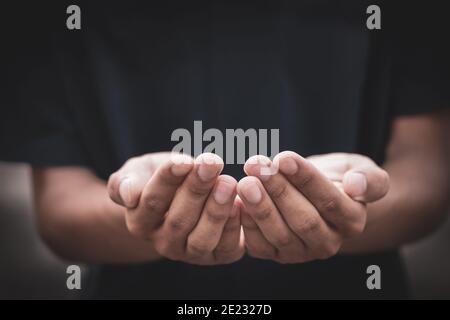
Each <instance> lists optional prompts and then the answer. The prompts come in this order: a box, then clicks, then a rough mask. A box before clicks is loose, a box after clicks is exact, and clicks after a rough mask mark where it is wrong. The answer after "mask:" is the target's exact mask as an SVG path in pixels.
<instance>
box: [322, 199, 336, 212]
mask: <svg viewBox="0 0 450 320" xmlns="http://www.w3.org/2000/svg"><path fill="white" fill-rule="evenodd" d="M321 207H322V210H323V211H324V212H325V213H329V214H333V213H336V212H337V211H338V210H339V208H340V203H339V200H338V199H336V198H330V199H326V200H324V201H323V204H322V206H321Z"/></svg>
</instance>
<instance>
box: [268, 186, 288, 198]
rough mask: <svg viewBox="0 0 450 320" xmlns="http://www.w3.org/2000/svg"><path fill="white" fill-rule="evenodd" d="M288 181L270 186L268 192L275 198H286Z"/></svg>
mask: <svg viewBox="0 0 450 320" xmlns="http://www.w3.org/2000/svg"><path fill="white" fill-rule="evenodd" d="M287 188H288V185H287V183H280V184H277V185H275V186H273V187H270V188H268V193H269V194H270V195H271V197H272V199H274V200H282V199H284V198H286V195H287Z"/></svg>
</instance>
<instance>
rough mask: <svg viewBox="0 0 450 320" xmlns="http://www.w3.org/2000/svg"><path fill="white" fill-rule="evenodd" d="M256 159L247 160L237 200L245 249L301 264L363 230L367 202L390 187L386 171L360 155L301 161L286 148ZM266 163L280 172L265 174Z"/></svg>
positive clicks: (336, 248) (259, 255) (336, 249)
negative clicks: (245, 174) (271, 156)
mask: <svg viewBox="0 0 450 320" xmlns="http://www.w3.org/2000/svg"><path fill="white" fill-rule="evenodd" d="M255 157H256V158H255ZM255 157H252V158H250V159H249V160H247V163H246V164H245V167H244V170H245V172H246V173H247V175H248V176H247V177H245V178H243V179H242V180H241V181H240V182H239V184H238V188H237V190H238V195H239V198H238V201H237V202H238V204H239V206H240V207H241V219H242V221H241V223H242V226H243V230H244V234H245V241H246V248H247V252H248V253H249V254H250V255H251V256H254V257H256V258H261V259H270V260H275V261H277V262H280V263H303V262H307V261H311V260H316V259H327V258H329V257H331V256H334V255H335V254H337V253H338V252H339V250H340V248H341V245H342V243H343V241H344V240H346V239H349V238H353V237H356V236H358V235H360V234H361V233H362V232H363V231H364V228H365V224H366V220H367V205H366V204H367V203H370V202H374V201H377V200H379V199H381V198H383V197H384V196H385V195H386V194H387V192H388V190H389V176H388V174H387V173H386V171H384V170H383V169H381V168H380V167H378V166H377V165H376V164H375V163H374V162H373V161H372V160H370V159H369V158H367V157H365V156H362V155H358V154H343V153H340V154H327V155H320V156H313V157H310V158H308V159H305V158H302V157H301V156H299V155H298V154H296V153H294V152H290V151H286V152H282V153H280V154H278V155H277V156H276V157H275V158H274V161H273V163H272V162H271V160H270V159H269V158H267V157H263V156H255ZM270 166H272V168H277V169H279V170H276V172H275V173H274V174H272V175H269V174H267V172H268V171H270V170H268V169H267V167H270ZM264 167H265V169H264Z"/></svg>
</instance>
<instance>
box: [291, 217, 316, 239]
mask: <svg viewBox="0 0 450 320" xmlns="http://www.w3.org/2000/svg"><path fill="white" fill-rule="evenodd" d="M293 229H294V232H295V233H296V234H298V235H302V234H310V233H315V232H318V231H319V229H320V220H319V218H318V217H305V218H303V219H302V220H301V222H299V223H298V224H296V225H294V226H293Z"/></svg>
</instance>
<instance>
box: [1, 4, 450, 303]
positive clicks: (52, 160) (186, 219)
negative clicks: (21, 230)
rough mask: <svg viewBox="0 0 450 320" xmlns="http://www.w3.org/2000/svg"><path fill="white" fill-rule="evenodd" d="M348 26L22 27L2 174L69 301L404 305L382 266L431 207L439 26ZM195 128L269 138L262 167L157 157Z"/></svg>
mask: <svg viewBox="0 0 450 320" xmlns="http://www.w3.org/2000/svg"><path fill="white" fill-rule="evenodd" d="M366 7H367V6H366V5H365V3H364V2H361V1H346V2H345V3H344V2H340V1H314V2H310V1H295V2H294V1H277V2H275V1H273V2H272V1H268V2H261V3H258V4H257V5H255V4H254V3H251V2H250V1H239V2H236V3H235V2H229V1H228V2H221V1H189V2H186V1H170V2H167V3H166V2H164V3H150V2H138V1H127V2H126V3H124V2H121V3H116V2H108V3H107V4H102V3H101V2H95V3H93V2H86V3H84V2H82V3H81V4H80V8H81V12H82V23H81V30H67V29H66V28H65V26H64V25H63V24H62V23H61V21H63V20H61V15H62V14H65V8H64V7H63V5H61V6H57V7H55V6H54V7H52V8H48V7H46V10H48V11H46V12H44V11H43V12H42V15H35V14H33V16H35V17H39V19H40V22H39V23H43V27H42V28H39V29H37V30H30V29H29V28H26V29H25V30H23V31H24V32H23V35H22V36H24V37H25V38H23V39H27V41H23V40H22V41H20V43H17V46H16V49H17V52H15V53H14V54H12V58H13V59H17V61H16V64H10V66H9V67H10V68H11V74H14V75H15V76H14V81H15V82H13V83H12V84H14V83H16V84H17V85H14V86H13V87H12V88H11V90H10V94H11V99H13V97H12V96H15V98H14V99H15V100H13V102H11V103H13V105H14V106H15V107H14V108H10V109H8V112H6V116H5V117H4V120H5V121H4V126H3V128H4V132H3V133H2V137H8V138H7V139H4V140H5V141H2V158H3V159H5V160H9V161H26V162H28V163H30V164H31V165H32V168H33V184H34V194H35V204H36V214H37V223H38V227H39V231H40V233H41V235H42V237H43V239H44V240H45V241H46V242H47V244H48V245H49V246H50V248H52V249H53V250H54V252H56V253H57V254H58V255H60V256H61V257H63V258H66V259H68V260H70V261H76V262H82V263H87V264H89V265H90V266H91V268H90V274H89V279H88V280H89V285H88V286H87V287H88V290H85V291H84V292H85V294H86V295H85V297H89V298H157V299H165V298H169V299H172V298H179V299H186V298H205V299H217V298H232V299H241V298H247V299H266V298H274V299H283V298H288V299H292V298H406V297H408V296H409V294H408V285H407V281H406V277H405V272H404V268H403V264H402V260H401V258H400V255H399V252H398V251H399V248H400V247H401V246H402V245H404V244H406V243H408V242H411V241H414V240H416V239H419V238H421V237H423V236H425V235H426V234H428V233H430V232H431V231H432V230H434V229H435V228H436V227H438V226H439V225H440V224H441V222H442V221H443V219H444V217H445V213H446V206H447V205H448V194H449V166H448V163H449V162H448V161H449V160H448V159H449V158H448V141H447V140H448V123H449V120H448V119H449V118H448V111H447V110H446V108H447V107H448V106H449V99H448V98H449V97H448V92H449V90H448V84H449V82H448V73H447V72H446V69H445V67H446V62H447V60H446V58H445V57H446V51H445V48H443V46H442V41H443V39H441V38H440V37H441V35H440V34H438V33H436V32H437V31H440V32H442V30H441V29H438V28H437V27H436V25H435V24H434V23H438V21H440V20H439V19H436V14H439V12H435V11H433V12H428V11H427V10H423V8H422V9H421V14H423V15H425V17H422V19H420V21H427V22H429V24H428V25H426V27H425V28H424V29H423V30H422V29H420V30H419V28H417V29H416V28H414V27H411V25H408V23H407V22H411V23H413V20H414V15H413V14H408V15H406V16H405V13H404V12H402V11H401V10H403V8H402V9H399V7H396V4H392V3H391V4H389V3H383V4H382V5H381V8H382V14H383V15H382V17H383V20H382V30H368V29H367V28H366V25H365V18H366V17H367V16H366ZM409 9H410V10H414V8H409ZM37 10H42V8H40V9H37ZM442 11H444V10H442ZM427 14H429V16H428V15H427ZM46 15H47V16H48V18H46V19H42V16H46ZM408 19H410V20H408ZM396 21H401V23H396ZM58 23H59V24H60V25H58ZM421 27H423V26H421ZM429 31H432V32H434V33H428V32H429ZM430 34H431V35H432V36H430ZM31 35H32V36H31ZM438 48H439V49H438ZM25 57H26V58H25ZM13 61H14V60H13ZM17 68H19V70H21V71H22V72H19V73H18V72H17V70H18V69H17ZM12 84H10V85H12ZM195 120H201V121H203V123H204V125H205V127H206V126H207V127H209V128H217V129H219V130H220V131H222V132H225V130H226V129H227V128H244V129H248V128H263V129H271V128H279V130H280V150H282V152H281V153H279V154H278V155H276V156H275V157H274V158H272V159H270V158H268V157H265V156H263V155H256V157H257V159H258V160H259V161H257V162H255V161H251V160H254V159H255V158H254V157H249V159H248V161H247V163H246V164H245V165H244V166H240V165H231V164H226V163H224V162H223V159H221V158H220V157H218V156H217V155H216V154H211V153H203V154H201V155H199V156H198V157H191V156H190V155H186V154H185V155H181V154H180V155H177V156H175V158H176V159H174V158H172V157H173V155H172V154H171V153H169V151H170V150H171V149H172V147H173V142H172V141H171V139H170V137H171V133H172V132H173V131H174V130H175V129H177V128H192V124H193V122H194V121H195ZM174 160H182V161H181V162H180V161H174ZM272 164H276V165H277V166H278V168H279V170H278V172H277V173H276V174H274V175H269V176H268V175H261V174H260V173H261V170H260V169H261V168H264V167H266V166H269V165H272ZM372 265H376V266H379V267H380V270H381V276H382V287H381V289H380V290H369V289H368V287H367V285H366V280H367V278H368V274H367V268H368V267H369V266H372Z"/></svg>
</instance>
